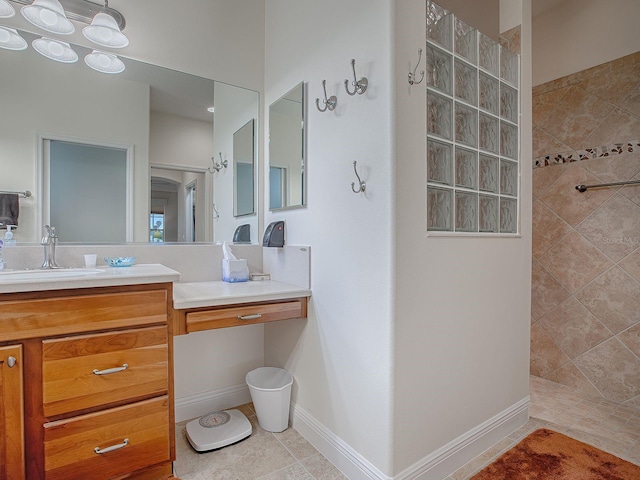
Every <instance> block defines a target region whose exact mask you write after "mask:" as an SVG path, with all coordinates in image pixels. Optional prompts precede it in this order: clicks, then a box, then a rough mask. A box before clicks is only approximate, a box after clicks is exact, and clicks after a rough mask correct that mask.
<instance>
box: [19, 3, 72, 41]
mask: <svg viewBox="0 0 640 480" xmlns="http://www.w3.org/2000/svg"><path fill="white" fill-rule="evenodd" d="M21 11H22V16H23V17H24V18H26V19H27V20H28V21H29V22H31V23H32V24H34V25H35V26H36V27H39V28H41V29H43V30H45V31H47V32H50V33H57V34H60V35H70V34H72V33H73V32H75V31H76V27H74V26H73V23H71V21H70V20H69V19H68V18H67V16H66V15H65V13H64V8H62V5H61V4H60V2H59V1H58V0H34V2H33V3H32V4H31V5H26V6H24V7H22V10H21Z"/></svg>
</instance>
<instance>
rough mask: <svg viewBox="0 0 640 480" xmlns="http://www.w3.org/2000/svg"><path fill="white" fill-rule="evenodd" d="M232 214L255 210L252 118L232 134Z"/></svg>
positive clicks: (237, 214)
mask: <svg viewBox="0 0 640 480" xmlns="http://www.w3.org/2000/svg"><path fill="white" fill-rule="evenodd" d="M233 179H234V182H233V216H234V217H242V216H244V215H252V214H254V213H255V212H256V207H255V198H254V191H255V189H254V181H255V180H254V179H255V120H254V119H253V118H252V119H251V120H249V121H248V122H247V123H245V124H244V125H243V126H242V127H240V128H239V129H238V130H237V131H236V132H235V133H234V134H233Z"/></svg>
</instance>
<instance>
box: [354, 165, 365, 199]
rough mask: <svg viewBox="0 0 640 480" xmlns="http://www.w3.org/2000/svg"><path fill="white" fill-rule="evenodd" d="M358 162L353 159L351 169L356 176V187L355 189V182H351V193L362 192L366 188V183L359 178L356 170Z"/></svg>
mask: <svg viewBox="0 0 640 480" xmlns="http://www.w3.org/2000/svg"><path fill="white" fill-rule="evenodd" d="M357 164H358V162H356V161H355V160H354V161H353V171H354V172H355V173H356V177H357V178H358V183H359V186H358V189H357V190H356V183H355V182H351V190H353V193H364V191H365V190H366V189H367V184H366V183H365V182H363V181H362V180H361V179H360V175H358V170H357V169H356V165H357Z"/></svg>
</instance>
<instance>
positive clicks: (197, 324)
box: [173, 297, 307, 335]
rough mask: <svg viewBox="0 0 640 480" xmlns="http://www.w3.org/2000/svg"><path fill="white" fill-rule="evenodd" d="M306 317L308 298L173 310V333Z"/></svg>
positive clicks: (178, 333)
mask: <svg viewBox="0 0 640 480" xmlns="http://www.w3.org/2000/svg"><path fill="white" fill-rule="evenodd" d="M306 316H307V297H298V298H290V299H285V300H271V301H262V302H245V303H240V304H229V305H217V306H209V307H199V308H186V309H181V310H174V318H173V322H174V327H173V330H174V334H175V335H181V334H185V333H193V332H200V331H203V330H212V329H216V328H227V327H239V326H243V325H253V324H256V323H268V322H275V321H278V320H292V319H296V318H305V317H306Z"/></svg>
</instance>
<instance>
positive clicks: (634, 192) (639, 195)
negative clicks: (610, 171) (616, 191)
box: [620, 173, 640, 205]
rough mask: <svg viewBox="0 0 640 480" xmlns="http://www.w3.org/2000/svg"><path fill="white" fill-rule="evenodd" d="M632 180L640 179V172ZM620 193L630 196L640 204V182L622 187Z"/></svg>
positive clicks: (634, 201) (626, 196) (629, 197)
mask: <svg viewBox="0 0 640 480" xmlns="http://www.w3.org/2000/svg"><path fill="white" fill-rule="evenodd" d="M632 180H640V173H639V174H638V175H636V176H635V177H633V178H632ZM620 195H622V196H624V197H625V198H628V199H629V200H631V201H632V202H633V203H635V204H636V205H640V184H638V185H627V186H625V187H622V188H621V189H620Z"/></svg>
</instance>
